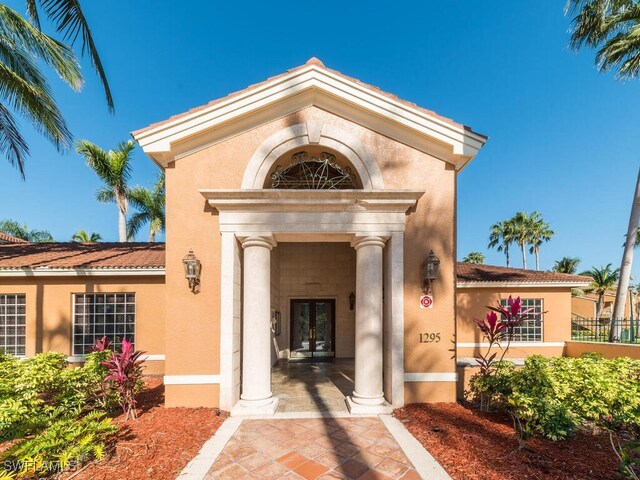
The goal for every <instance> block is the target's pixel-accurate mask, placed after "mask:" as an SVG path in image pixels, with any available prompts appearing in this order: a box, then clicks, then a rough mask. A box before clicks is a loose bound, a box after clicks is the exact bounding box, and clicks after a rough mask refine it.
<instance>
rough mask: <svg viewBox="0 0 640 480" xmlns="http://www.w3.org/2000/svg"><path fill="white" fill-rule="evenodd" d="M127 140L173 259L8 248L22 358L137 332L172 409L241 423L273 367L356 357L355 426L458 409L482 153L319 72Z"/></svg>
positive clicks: (268, 394) (261, 408)
mask: <svg viewBox="0 0 640 480" xmlns="http://www.w3.org/2000/svg"><path fill="white" fill-rule="evenodd" d="M133 136H134V138H135V139H136V140H137V141H138V143H139V144H140V145H141V147H142V149H143V150H144V152H145V153H146V154H147V155H148V156H149V157H150V158H151V159H152V160H153V161H154V162H155V163H157V164H158V165H159V166H160V167H161V168H163V169H164V170H165V172H166V192H167V193H166V197H167V205H166V211H167V222H166V223H167V232H166V252H164V248H161V249H162V250H163V251H162V258H160V257H159V255H160V252H159V251H158V248H160V247H158V246H154V245H152V244H97V245H87V244H85V245H77V244H75V245H74V244H50V245H49V246H48V247H47V246H44V247H35V246H34V245H29V244H27V245H22V244H20V245H18V244H16V245H3V246H0V306H2V305H3V304H2V302H4V305H5V311H8V310H6V308H7V307H8V306H9V304H10V303H11V302H13V303H11V309H12V310H11V311H12V312H18V311H20V312H23V313H22V315H23V317H24V325H22V327H25V328H23V329H21V330H20V332H22V334H23V336H24V338H25V340H24V343H25V345H24V352H23V353H22V354H25V355H27V356H30V355H32V354H34V353H37V352H39V351H47V350H59V351H63V352H68V354H69V356H70V360H72V361H80V360H81V356H82V353H83V349H86V348H87V347H88V346H89V345H90V343H91V340H92V339H94V338H95V337H97V336H101V334H102V333H104V334H114V335H116V336H117V335H126V334H127V333H128V332H131V331H133V332H135V340H136V347H137V348H139V349H142V350H145V351H146V353H147V355H148V356H147V360H148V364H149V365H150V367H149V368H150V373H162V374H163V375H164V383H165V385H166V404H167V405H168V406H201V405H205V406H220V407H221V408H223V409H226V410H231V411H233V412H235V413H241V414H243V413H244V414H265V413H271V412H273V411H274V410H275V409H276V408H277V405H278V397H277V395H273V392H272V382H271V374H272V365H273V364H274V363H275V362H277V361H280V362H282V361H285V362H286V361H288V360H298V359H301V358H302V359H309V358H310V359H312V360H314V359H315V360H318V361H326V360H327V359H334V358H335V359H338V360H339V359H352V360H351V361H352V363H353V378H351V379H350V381H351V382H352V383H353V387H352V391H351V392H350V394H349V395H348V396H347V403H348V405H349V409H350V411H352V412H355V413H358V412H362V413H369V412H373V413H375V412H385V411H389V410H391V409H392V408H397V407H400V406H402V405H404V404H405V403H412V402H435V401H453V400H455V398H456V381H457V365H456V357H457V356H465V355H471V354H472V353H473V349H474V347H473V346H468V345H467V344H469V343H473V344H474V345H475V343H479V342H478V340H477V338H476V337H475V336H474V335H475V334H474V333H471V332H469V331H468V329H467V327H466V326H462V325H461V324H460V322H458V325H456V320H457V318H460V315H461V311H462V312H463V315H464V316H466V315H467V313H468V314H469V315H470V314H471V312H472V311H476V310H477V307H478V306H479V305H481V304H482V305H481V306H482V307H483V306H484V305H485V304H487V303H492V301H493V300H494V299H495V298H499V297H500V295H502V294H503V293H499V294H498V296H496V295H493V294H492V295H488V294H487V293H488V290H483V289H482V287H478V288H475V287H472V286H471V287H470V286H465V287H464V290H460V291H459V293H458V298H456V268H457V266H456V261H455V258H456V188H457V187H456V185H457V181H456V179H457V175H458V173H459V172H460V170H461V169H462V168H464V166H465V165H467V164H468V162H469V161H471V160H472V159H473V158H474V156H475V155H476V154H477V153H478V151H479V150H480V149H481V148H482V146H483V144H484V142H485V141H486V137H485V136H483V135H481V134H478V133H476V132H474V131H473V130H472V129H470V128H469V127H467V126H464V125H461V124H458V123H456V122H454V121H452V120H449V119H446V118H444V117H441V116H439V115H437V114H435V113H434V112H431V111H429V110H425V109H422V108H420V107H417V106H416V105H414V104H412V103H409V102H405V101H402V100H400V99H398V98H397V97H395V96H393V95H389V94H387V93H385V92H383V91H381V90H379V89H377V88H375V87H372V86H370V85H367V84H364V83H362V82H360V81H358V80H355V79H353V78H349V77H346V76H344V75H342V74H341V73H339V72H336V71H333V70H330V69H328V68H326V67H325V66H324V65H323V64H322V63H321V62H320V61H319V60H317V59H311V60H309V61H308V62H307V63H306V64H305V65H303V66H301V67H298V68H295V69H293V70H290V71H288V72H287V73H285V74H283V75H280V76H277V77H274V78H271V79H269V80H267V81H266V82H264V83H261V84H257V85H253V86H251V87H249V88H247V89H245V90H243V91H240V92H236V93H234V94H231V95H229V96H227V97H224V98H222V99H219V100H216V101H213V102H211V103H209V104H208V105H204V106H202V107H199V108H195V109H193V110H190V111H188V112H186V113H183V114H180V115H176V116H174V117H171V118H170V119H168V120H166V121H164V122H160V123H157V124H154V125H151V126H149V127H147V128H144V129H142V130H138V131H136V132H134V133H133ZM12 248H15V249H18V248H23V249H26V250H23V252H22V254H16V252H17V251H16V250H14V251H11V249H12ZM37 248H41V249H42V251H36V250H37ZM47 248H48V249H49V250H48V251H47ZM34 249H36V250H34ZM431 250H432V251H433V252H434V253H435V255H437V257H438V258H439V261H440V264H439V270H438V274H437V277H436V278H435V279H434V280H433V281H425V269H424V267H425V261H426V259H427V255H428V252H429V251H431ZM189 252H193V255H194V256H195V257H196V258H197V260H198V261H199V262H200V267H201V270H200V274H199V281H198V282H197V283H196V284H194V285H192V286H193V288H191V287H190V286H189V285H188V283H187V280H186V279H185V270H184V265H183V259H184V258H185V256H186V255H187V254H188V253H189ZM30 255H36V256H35V257H33V256H31V257H30ZM37 255H40V257H38V256H37ZM502 287H505V288H507V287H508V288H512V287H513V289H512V290H513V291H511V292H510V293H515V294H520V293H522V294H523V295H527V296H534V297H535V298H538V297H539V296H540V293H539V292H540V290H535V289H536V288H538V289H539V288H541V287H540V285H535V286H531V285H521V286H520V287H518V288H515V287H514V286H513V285H503V286H502ZM562 287H563V290H562V292H560V291H558V290H557V289H556V290H554V289H553V287H550V288H551V290H548V291H547V290H544V291H543V293H542V294H544V295H545V298H547V299H546V300H545V302H546V303H545V309H547V308H549V307H553V308H554V309H556V308H561V309H563V311H564V307H565V306H566V307H567V311H568V312H569V313H570V300H569V297H568V296H567V295H565V293H566V292H565V290H567V289H564V287H565V285H562ZM532 289H533V290H532ZM534 290H535V291H534ZM426 291H428V292H429V293H430V295H431V299H432V300H433V304H432V305H431V308H422V306H423V304H422V303H421V298H422V296H423V295H424V294H425V292H426ZM567 291H569V290H567ZM501 292H502V291H501ZM3 295H4V297H3ZM460 295H462V297H461V296H460ZM507 296H508V295H507ZM494 297H495V298H494ZM565 297H567V298H565ZM565 303H566V305H565ZM456 305H457V307H456ZM456 308H457V309H458V311H457V312H456ZM456 313H457V316H456ZM474 314H475V315H481V314H482V312H481V311H480V312H476V313H474ZM1 316H2V312H1V311H0V317H1ZM18 317H19V314H17V313H16V314H14V317H12V318H13V321H14V322H16V321H18ZM7 318H8V317H7ZM20 319H21V320H20V321H22V317H20ZM0 320H1V319H0ZM567 320H568V319H567ZM131 322H133V326H132V325H131ZM547 323H548V322H547ZM547 323H545V327H544V328H545V331H544V335H545V338H544V342H553V341H554V340H553V338H554V337H553V335H552V334H551V333H548V332H547V328H548V325H547ZM16 328H17V327H16ZM457 329H458V331H459V334H458V335H459V337H458V339H457V341H458V352H456V348H455V347H454V346H455V344H456V330H457ZM566 329H570V327H569V323H568V322H567V323H566V325H565V326H562V327H560V326H558V332H560V333H559V334H558V342H560V341H561V340H567V339H568V338H569V337H568V336H565V338H562V339H561V338H560V337H562V336H563V335H564V334H566V333H567V332H565V331H564V330H566ZM552 331H553V329H551V330H549V332H552ZM12 332H13V330H12ZM24 332H26V334H25V333H24ZM111 332H113V333H111ZM18 337H19V335H16V338H15V339H14V340H13V341H14V343H15V342H17V341H21V340H18ZM461 338H462V339H463V340H462V342H463V344H462V345H461V344H460V342H461ZM530 340H531V339H530ZM531 341H537V340H531ZM14 346H15V345H14ZM1 347H2V345H0V348H1ZM544 348H546V346H545V347H544ZM544 348H543V351H545V352H548V351H549V350H544ZM554 352H555V350H554ZM18 353H20V352H19V351H18Z"/></svg>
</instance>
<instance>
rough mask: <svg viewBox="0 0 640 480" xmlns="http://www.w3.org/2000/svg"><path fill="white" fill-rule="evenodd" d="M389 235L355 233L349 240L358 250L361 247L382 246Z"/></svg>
mask: <svg viewBox="0 0 640 480" xmlns="http://www.w3.org/2000/svg"><path fill="white" fill-rule="evenodd" d="M388 238H389V237H388V236H379V235H366V236H364V235H363V236H360V235H357V236H355V237H354V238H353V240H351V246H352V247H353V248H355V249H356V250H358V249H359V248H361V247H371V246H373V247H380V248H384V245H385V243H386V241H387V239H388Z"/></svg>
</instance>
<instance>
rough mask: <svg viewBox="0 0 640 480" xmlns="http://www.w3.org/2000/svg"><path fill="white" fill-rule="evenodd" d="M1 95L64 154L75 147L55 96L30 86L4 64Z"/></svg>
mask: <svg viewBox="0 0 640 480" xmlns="http://www.w3.org/2000/svg"><path fill="white" fill-rule="evenodd" d="M0 95H2V96H3V97H5V98H6V99H7V100H8V101H9V102H10V103H11V106H12V107H13V108H14V109H15V110H17V111H19V112H20V113H21V114H23V115H25V116H26V117H27V118H29V119H30V120H31V122H32V123H33V125H34V127H35V128H36V129H37V130H39V131H40V132H41V133H43V134H44V135H45V136H46V137H48V138H49V140H51V142H52V143H53V144H54V145H55V147H56V148H57V149H58V150H60V149H63V148H66V147H68V146H70V145H71V139H72V136H71V132H70V131H69V129H68V128H67V124H66V122H65V120H64V118H63V117H62V113H60V110H58V107H57V106H56V104H55V101H54V99H53V97H52V96H51V93H50V92H49V91H48V90H44V89H41V88H38V87H36V86H34V85H33V84H30V83H28V82H27V81H25V80H24V79H23V78H21V77H20V76H19V75H17V74H16V73H15V72H14V71H13V70H11V69H9V68H8V67H7V66H6V65H3V64H2V63H0Z"/></svg>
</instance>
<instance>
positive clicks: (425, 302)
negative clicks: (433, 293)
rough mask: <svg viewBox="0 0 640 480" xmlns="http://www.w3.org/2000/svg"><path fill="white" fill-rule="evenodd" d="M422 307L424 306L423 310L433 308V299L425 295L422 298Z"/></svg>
mask: <svg viewBox="0 0 640 480" xmlns="http://www.w3.org/2000/svg"><path fill="white" fill-rule="evenodd" d="M420 305H422V308H431V306H432V305H433V298H431V297H430V296H429V295H423V296H422V297H421V298H420Z"/></svg>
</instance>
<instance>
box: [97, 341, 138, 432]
mask: <svg viewBox="0 0 640 480" xmlns="http://www.w3.org/2000/svg"><path fill="white" fill-rule="evenodd" d="M143 353H144V352H141V351H140V350H135V351H134V350H133V344H132V343H131V342H129V341H128V340H127V339H126V338H125V339H123V340H122V347H121V348H120V352H112V353H111V355H110V356H109V358H108V359H107V361H105V362H102V365H104V366H105V367H106V368H107V369H108V370H109V374H108V375H107V376H106V377H105V379H106V380H108V381H111V382H113V384H114V387H115V389H116V390H117V392H118V394H119V401H120V406H121V407H122V412H123V413H124V415H125V420H128V419H129V418H136V397H135V394H136V393H137V391H138V390H139V389H140V388H141V386H142V383H141V382H142V364H143V363H144V360H140V357H141V356H142V354H143Z"/></svg>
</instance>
